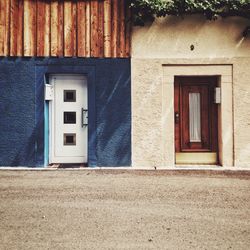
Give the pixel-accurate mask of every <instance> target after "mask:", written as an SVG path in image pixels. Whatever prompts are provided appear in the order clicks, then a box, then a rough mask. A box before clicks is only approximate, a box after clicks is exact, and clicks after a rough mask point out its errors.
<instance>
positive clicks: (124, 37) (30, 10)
mask: <svg viewBox="0 0 250 250" xmlns="http://www.w3.org/2000/svg"><path fill="white" fill-rule="evenodd" d="M129 18H130V10H129V9H128V7H127V6H126V0H80V1H76V0H0V56H27V57H31V56H38V57H43V56H46V57H47V56H54V57H62V56H64V57H100V58H102V57H108V58H109V57H114V58H117V57H121V58H124V57H130V33H131V25H130V22H129Z"/></svg>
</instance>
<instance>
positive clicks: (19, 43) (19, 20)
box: [16, 0, 23, 56]
mask: <svg viewBox="0 0 250 250" xmlns="http://www.w3.org/2000/svg"><path fill="white" fill-rule="evenodd" d="M16 40H17V56H23V0H18V18H17V37H16Z"/></svg>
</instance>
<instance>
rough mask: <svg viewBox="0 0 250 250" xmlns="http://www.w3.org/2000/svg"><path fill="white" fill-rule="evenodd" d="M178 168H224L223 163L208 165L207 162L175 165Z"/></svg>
mask: <svg viewBox="0 0 250 250" xmlns="http://www.w3.org/2000/svg"><path fill="white" fill-rule="evenodd" d="M175 168H176V169H197V170H202V169H205V170H208V169H223V166H221V165H207V164H189V165H179V164H178V165H175Z"/></svg>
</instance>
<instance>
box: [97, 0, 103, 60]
mask: <svg viewBox="0 0 250 250" xmlns="http://www.w3.org/2000/svg"><path fill="white" fill-rule="evenodd" d="M103 43H104V5H103V0H99V1H98V47H99V53H98V55H97V56H98V57H103V56H104V44H103Z"/></svg>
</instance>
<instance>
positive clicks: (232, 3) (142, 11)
mask: <svg viewBox="0 0 250 250" xmlns="http://www.w3.org/2000/svg"><path fill="white" fill-rule="evenodd" d="M129 4H130V7H131V8H132V10H133V17H134V23H135V24H137V25H143V24H144V22H146V21H152V20H154V18H155V17H164V16H166V15H174V16H183V15H190V14H202V15H204V16H205V17H206V18H207V19H209V20H212V19H216V18H217V17H218V16H221V17H228V16H240V17H244V18H248V19H250V0H129Z"/></svg>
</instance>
